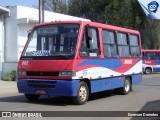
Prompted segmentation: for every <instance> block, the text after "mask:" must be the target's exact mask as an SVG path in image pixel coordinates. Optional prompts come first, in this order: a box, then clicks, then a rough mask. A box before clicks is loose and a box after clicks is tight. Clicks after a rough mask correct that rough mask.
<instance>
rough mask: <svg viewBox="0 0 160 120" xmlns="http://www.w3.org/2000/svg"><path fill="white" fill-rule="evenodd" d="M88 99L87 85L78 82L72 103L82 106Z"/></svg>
mask: <svg viewBox="0 0 160 120" xmlns="http://www.w3.org/2000/svg"><path fill="white" fill-rule="evenodd" d="M88 98H89V88H88V85H87V83H85V82H83V81H82V82H80V83H79V85H78V90H77V96H75V97H73V98H72V99H73V102H74V103H75V104H77V105H83V104H85V103H86V102H87V100H88Z"/></svg>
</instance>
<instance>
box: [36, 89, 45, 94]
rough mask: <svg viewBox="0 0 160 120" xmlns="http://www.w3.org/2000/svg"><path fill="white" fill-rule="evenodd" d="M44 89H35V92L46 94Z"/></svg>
mask: <svg viewBox="0 0 160 120" xmlns="http://www.w3.org/2000/svg"><path fill="white" fill-rule="evenodd" d="M46 93H47V92H46V91H45V90H36V94H46Z"/></svg>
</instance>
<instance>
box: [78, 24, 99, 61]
mask: <svg viewBox="0 0 160 120" xmlns="http://www.w3.org/2000/svg"><path fill="white" fill-rule="evenodd" d="M88 29H95V31H96V37H97V38H96V39H97V47H98V48H97V49H91V48H90V45H89V41H87V39H89V38H88V36H87V30H88ZM82 36H83V37H82V40H81V45H80V51H79V56H80V57H81V58H99V57H100V55H101V51H100V37H99V30H98V27H94V26H88V25H86V26H85V27H84V30H83V34H82ZM84 40H85V41H84ZM83 42H85V47H86V53H87V54H86V55H81V53H83V51H82V45H83ZM90 50H93V51H94V50H95V51H96V50H97V56H90V55H89V54H91V53H92V52H89V51H90Z"/></svg>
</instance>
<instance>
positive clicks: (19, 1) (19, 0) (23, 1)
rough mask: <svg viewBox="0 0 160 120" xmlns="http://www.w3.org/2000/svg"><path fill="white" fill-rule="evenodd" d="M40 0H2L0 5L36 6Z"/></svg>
mask: <svg viewBox="0 0 160 120" xmlns="http://www.w3.org/2000/svg"><path fill="white" fill-rule="evenodd" d="M38 1H39V0H0V6H16V5H21V6H27V7H36V6H38Z"/></svg>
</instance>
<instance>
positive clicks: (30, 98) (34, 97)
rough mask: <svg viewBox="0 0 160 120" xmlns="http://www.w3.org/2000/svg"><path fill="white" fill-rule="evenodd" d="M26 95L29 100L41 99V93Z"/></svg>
mask: <svg viewBox="0 0 160 120" xmlns="http://www.w3.org/2000/svg"><path fill="white" fill-rule="evenodd" d="M25 97H26V99H27V100H29V101H36V100H38V99H39V97H40V95H33V94H25Z"/></svg>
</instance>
